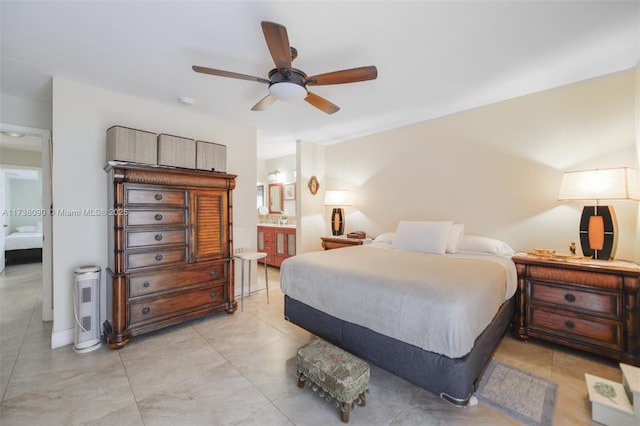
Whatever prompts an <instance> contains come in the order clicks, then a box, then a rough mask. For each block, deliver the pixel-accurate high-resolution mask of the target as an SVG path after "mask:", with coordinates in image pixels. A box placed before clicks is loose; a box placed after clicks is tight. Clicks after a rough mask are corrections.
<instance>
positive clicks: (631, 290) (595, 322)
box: [512, 256, 640, 366]
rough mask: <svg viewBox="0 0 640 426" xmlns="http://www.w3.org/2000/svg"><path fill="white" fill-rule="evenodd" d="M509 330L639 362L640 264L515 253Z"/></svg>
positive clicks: (518, 334)
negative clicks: (513, 305)
mask: <svg viewBox="0 0 640 426" xmlns="http://www.w3.org/2000/svg"><path fill="white" fill-rule="evenodd" d="M513 261H514V263H515V264H516V268H517V271H518V289H517V293H516V315H515V317H514V320H513V323H512V333H513V334H514V335H515V336H517V337H519V338H520V339H522V340H527V339H528V338H530V337H533V338H538V339H542V340H547V341H550V342H554V343H558V344H562V345H566V346H569V347H572V348H575V349H581V350H585V351H588V352H592V353H595V354H598V355H602V356H606V357H609V358H613V359H616V360H618V361H621V362H624V363H628V364H632V365H636V366H640V319H639V317H640V266H638V265H637V264H635V263H630V262H620V261H613V262H606V261H589V262H584V263H572V262H565V261H553V260H543V259H538V258H534V257H530V256H515V257H513Z"/></svg>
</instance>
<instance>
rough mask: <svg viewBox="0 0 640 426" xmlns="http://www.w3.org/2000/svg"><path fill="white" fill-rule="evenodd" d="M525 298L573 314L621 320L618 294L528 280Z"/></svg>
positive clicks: (620, 305) (596, 289) (591, 288)
mask: <svg viewBox="0 0 640 426" xmlns="http://www.w3.org/2000/svg"><path fill="white" fill-rule="evenodd" d="M528 292H529V294H528V295H527V298H528V300H529V301H531V303H545V304H550V305H554V306H556V307H558V308H561V309H563V308H566V309H570V310H572V311H575V312H583V313H586V314H592V315H597V316H599V317H605V318H610V319H613V320H621V319H622V318H621V316H622V314H621V309H622V304H621V300H620V293H619V292H612V291H606V290H600V289H598V288H594V287H590V288H588V289H587V288H584V289H581V288H579V287H577V286H571V285H561V284H550V283H545V282H540V281H537V280H529V286H528Z"/></svg>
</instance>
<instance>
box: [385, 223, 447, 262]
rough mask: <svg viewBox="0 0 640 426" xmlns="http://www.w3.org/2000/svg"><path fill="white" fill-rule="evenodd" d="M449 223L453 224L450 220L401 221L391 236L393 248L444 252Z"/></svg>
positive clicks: (433, 252)
mask: <svg viewBox="0 0 640 426" xmlns="http://www.w3.org/2000/svg"><path fill="white" fill-rule="evenodd" d="M451 225H453V222H452V221H446V222H411V221H401V222H400V223H398V228H397V229H396V234H395V236H394V237H393V249H394V250H407V251H417V252H420V253H432V254H444V253H445V251H446V249H447V242H448V241H449V234H450V233H451Z"/></svg>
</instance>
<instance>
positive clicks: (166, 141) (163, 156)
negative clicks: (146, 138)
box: [158, 134, 196, 169]
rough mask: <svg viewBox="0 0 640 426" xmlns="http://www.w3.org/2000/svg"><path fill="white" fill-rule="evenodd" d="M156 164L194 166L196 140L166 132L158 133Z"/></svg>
mask: <svg viewBox="0 0 640 426" xmlns="http://www.w3.org/2000/svg"><path fill="white" fill-rule="evenodd" d="M158 164H161V165H163V166H175V167H184V168H187V169H195V168H196V141H195V140H193V139H187V138H181V137H178V136H171V135H166V134H160V135H158Z"/></svg>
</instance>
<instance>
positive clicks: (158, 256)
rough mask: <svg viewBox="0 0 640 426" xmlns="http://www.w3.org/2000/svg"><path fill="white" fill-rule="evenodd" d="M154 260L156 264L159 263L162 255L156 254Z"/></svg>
mask: <svg viewBox="0 0 640 426" xmlns="http://www.w3.org/2000/svg"><path fill="white" fill-rule="evenodd" d="M156 260H157V261H158V262H160V261H161V260H162V255H161V254H156Z"/></svg>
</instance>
